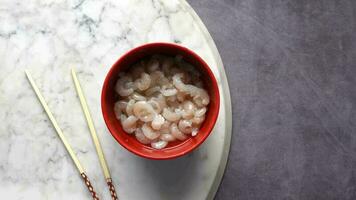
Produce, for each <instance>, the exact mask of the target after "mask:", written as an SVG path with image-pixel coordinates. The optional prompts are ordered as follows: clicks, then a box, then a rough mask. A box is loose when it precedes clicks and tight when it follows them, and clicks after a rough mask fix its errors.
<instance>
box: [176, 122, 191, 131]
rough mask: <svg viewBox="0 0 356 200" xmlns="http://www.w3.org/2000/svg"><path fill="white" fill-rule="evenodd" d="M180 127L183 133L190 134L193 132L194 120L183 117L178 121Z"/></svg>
mask: <svg viewBox="0 0 356 200" xmlns="http://www.w3.org/2000/svg"><path fill="white" fill-rule="evenodd" d="M178 128H179V130H180V131H181V132H182V133H185V134H189V133H191V132H192V121H190V120H186V119H182V120H180V121H179V123H178Z"/></svg>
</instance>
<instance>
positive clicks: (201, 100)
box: [193, 88, 210, 107]
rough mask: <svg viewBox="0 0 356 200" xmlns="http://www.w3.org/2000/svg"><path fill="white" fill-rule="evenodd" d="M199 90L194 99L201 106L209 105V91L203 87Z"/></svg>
mask: <svg viewBox="0 0 356 200" xmlns="http://www.w3.org/2000/svg"><path fill="white" fill-rule="evenodd" d="M198 89H199V91H198V93H197V94H196V95H195V96H194V97H193V101H194V102H195V103H196V104H197V105H198V106H200V107H202V106H207V105H208V104H209V102H210V98H209V95H208V93H207V92H206V91H205V90H203V89H201V88H198Z"/></svg>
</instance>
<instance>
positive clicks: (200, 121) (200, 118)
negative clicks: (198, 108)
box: [191, 115, 205, 125]
mask: <svg viewBox="0 0 356 200" xmlns="http://www.w3.org/2000/svg"><path fill="white" fill-rule="evenodd" d="M191 120H192V122H193V124H197V125H200V124H201V123H202V122H203V121H204V120H205V115H202V116H200V117H193V119H191Z"/></svg>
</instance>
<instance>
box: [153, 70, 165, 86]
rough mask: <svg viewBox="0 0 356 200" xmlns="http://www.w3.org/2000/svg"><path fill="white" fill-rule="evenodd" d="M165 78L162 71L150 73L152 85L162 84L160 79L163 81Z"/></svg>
mask: <svg viewBox="0 0 356 200" xmlns="http://www.w3.org/2000/svg"><path fill="white" fill-rule="evenodd" d="M163 77H165V76H164V74H163V72H161V71H154V72H151V73H150V78H151V84H152V85H156V84H158V83H159V82H160V79H162V78H163Z"/></svg>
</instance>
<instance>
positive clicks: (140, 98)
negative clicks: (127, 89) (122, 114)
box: [130, 92, 146, 101]
mask: <svg viewBox="0 0 356 200" xmlns="http://www.w3.org/2000/svg"><path fill="white" fill-rule="evenodd" d="M130 97H131V99H134V100H136V101H146V97H144V96H142V95H141V94H139V93H137V92H134V93H132V94H131V95H130Z"/></svg>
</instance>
